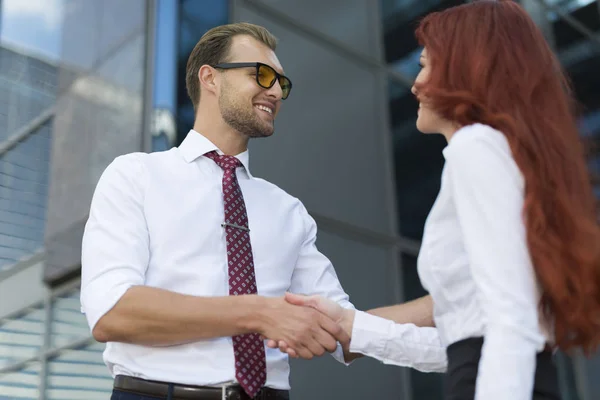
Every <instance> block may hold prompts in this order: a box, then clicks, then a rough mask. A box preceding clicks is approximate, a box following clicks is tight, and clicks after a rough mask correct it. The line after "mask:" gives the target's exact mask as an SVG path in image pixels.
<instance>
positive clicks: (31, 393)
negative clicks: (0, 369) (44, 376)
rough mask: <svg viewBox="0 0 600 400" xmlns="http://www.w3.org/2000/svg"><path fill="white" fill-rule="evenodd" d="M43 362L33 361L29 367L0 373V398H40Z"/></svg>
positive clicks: (10, 399)
mask: <svg viewBox="0 0 600 400" xmlns="http://www.w3.org/2000/svg"><path fill="white" fill-rule="evenodd" d="M40 370H41V364H40V363H39V362H35V363H31V364H29V365H28V366H27V367H25V368H23V369H21V370H19V371H16V372H10V373H8V374H0V400H14V399H19V400H25V399H27V400H38V398H39V392H40V390H39V383H40Z"/></svg>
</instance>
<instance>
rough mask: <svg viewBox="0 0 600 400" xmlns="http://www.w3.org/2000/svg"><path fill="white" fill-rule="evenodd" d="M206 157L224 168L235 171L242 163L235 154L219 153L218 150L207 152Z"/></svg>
mask: <svg viewBox="0 0 600 400" xmlns="http://www.w3.org/2000/svg"><path fill="white" fill-rule="evenodd" d="M205 156H206V157H208V158H210V159H211V160H213V161H214V162H215V163H216V164H217V165H218V166H219V167H221V168H223V169H224V170H231V171H234V170H235V169H236V168H237V167H241V166H242V163H241V162H240V160H238V159H237V158H235V157H234V156H227V155H219V154H218V153H217V152H216V151H214V150H213V151H209V152H208V153H206V154H205Z"/></svg>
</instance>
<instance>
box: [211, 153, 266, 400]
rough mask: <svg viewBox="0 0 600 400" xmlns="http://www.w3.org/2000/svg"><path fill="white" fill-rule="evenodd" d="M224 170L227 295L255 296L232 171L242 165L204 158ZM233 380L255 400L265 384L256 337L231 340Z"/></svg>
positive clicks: (245, 226)
mask: <svg viewBox="0 0 600 400" xmlns="http://www.w3.org/2000/svg"><path fill="white" fill-rule="evenodd" d="M205 156H206V157H208V158H210V159H212V160H213V161H214V162H215V163H217V165H218V166H219V167H221V168H222V169H223V205H224V208H225V222H224V223H223V227H224V228H225V238H226V239H227V262H228V266H229V294H230V295H231V296H237V295H243V294H256V293H257V290H256V278H255V276H254V260H253V257H252V247H251V245H250V230H249V229H248V215H247V214H246V205H245V204H244V197H243V196H242V191H241V190H240V186H239V184H238V180H237V177H236V175H235V170H236V168H238V167H241V166H242V163H241V162H240V161H239V160H238V159H237V158H235V157H233V156H226V155H223V156H221V155H219V154H217V152H215V151H211V152H209V153H206V154H205ZM233 352H234V354H235V377H236V378H237V380H238V382H239V383H240V385H241V386H242V387H243V388H244V390H245V391H246V393H248V396H250V398H253V397H254V396H256V394H257V393H258V391H259V390H260V389H261V388H262V386H263V385H264V384H265V381H266V378H267V366H266V364H267V363H266V358H265V345H264V343H263V341H262V340H261V339H260V336H259V334H258V333H250V334H245V335H238V336H234V337H233Z"/></svg>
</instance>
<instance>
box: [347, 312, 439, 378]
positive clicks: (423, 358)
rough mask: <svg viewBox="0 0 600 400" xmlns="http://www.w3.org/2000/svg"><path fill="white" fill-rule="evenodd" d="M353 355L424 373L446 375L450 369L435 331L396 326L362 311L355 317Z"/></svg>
mask: <svg viewBox="0 0 600 400" xmlns="http://www.w3.org/2000/svg"><path fill="white" fill-rule="evenodd" d="M350 352H351V353H360V354H364V355H366V356H369V357H372V358H375V359H377V360H379V361H381V362H383V363H384V364H392V365H398V366H401V367H410V368H414V369H416V370H418V371H422V372H445V371H446V369H447V366H448V361H447V356H446V348H445V346H443V345H442V343H441V341H440V337H439V334H438V331H437V329H436V328H429V327H418V326H416V325H413V324H396V323H395V322H393V321H390V320H387V319H384V318H381V317H377V316H375V315H371V314H368V313H366V312H363V311H357V312H356V314H355V317H354V325H353V327H352V340H351V341H350Z"/></svg>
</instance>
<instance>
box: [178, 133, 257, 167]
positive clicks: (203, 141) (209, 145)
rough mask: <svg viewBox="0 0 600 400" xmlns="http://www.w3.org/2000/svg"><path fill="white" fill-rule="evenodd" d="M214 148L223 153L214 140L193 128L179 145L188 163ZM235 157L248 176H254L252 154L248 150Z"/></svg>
mask: <svg viewBox="0 0 600 400" xmlns="http://www.w3.org/2000/svg"><path fill="white" fill-rule="evenodd" d="M213 150H216V151H217V153H219V154H221V155H222V154H223V152H222V151H221V150H219V148H218V147H217V146H216V145H215V144H214V143H213V142H211V141H210V140H208V138H206V137H205V136H204V135H202V134H201V133H198V132H196V131H195V130H193V129H191V130H190V131H189V132H188V134H187V136H186V137H185V139H184V140H183V142H182V143H181V144H180V145H179V152H180V153H181V155H182V156H183V159H184V160H185V162H187V163H191V162H193V161H195V160H197V159H198V158H199V157H201V156H203V155H204V154H206V153H208V152H209V151H213ZM235 158H237V159H238V160H240V162H241V163H242V165H243V166H244V169H245V170H246V173H247V174H248V176H249V177H252V175H251V174H250V155H249V153H248V150H246V151H244V152H243V153H240V154H238V155H236V156H235Z"/></svg>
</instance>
